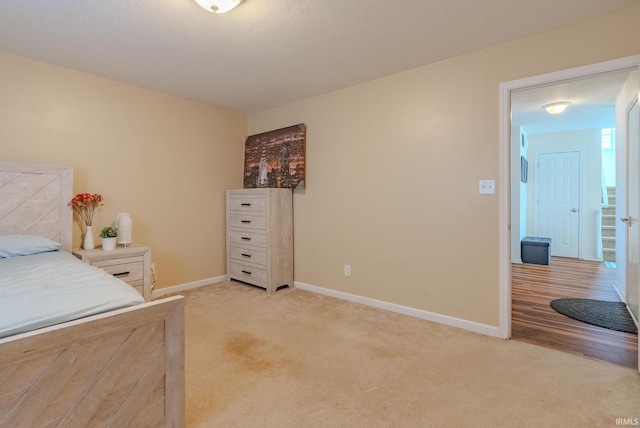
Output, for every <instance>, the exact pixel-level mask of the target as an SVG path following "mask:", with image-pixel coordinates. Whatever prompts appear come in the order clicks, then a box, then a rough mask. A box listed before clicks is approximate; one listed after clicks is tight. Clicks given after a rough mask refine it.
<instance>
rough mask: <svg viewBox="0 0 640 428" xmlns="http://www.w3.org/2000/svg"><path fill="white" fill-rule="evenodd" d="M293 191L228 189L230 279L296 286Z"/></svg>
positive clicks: (273, 287)
mask: <svg viewBox="0 0 640 428" xmlns="http://www.w3.org/2000/svg"><path fill="white" fill-rule="evenodd" d="M292 201H293V196H292V192H291V189H237V190H227V280H228V281H231V280H237V281H242V282H246V283H248V284H252V285H256V286H258V287H262V288H265V289H266V290H267V293H273V292H274V291H276V289H277V288H278V287H281V286H283V285H288V286H289V287H293V211H292Z"/></svg>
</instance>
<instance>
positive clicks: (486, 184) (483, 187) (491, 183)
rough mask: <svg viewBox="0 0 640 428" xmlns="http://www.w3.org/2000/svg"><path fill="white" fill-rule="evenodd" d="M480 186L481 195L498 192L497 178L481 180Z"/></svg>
mask: <svg viewBox="0 0 640 428" xmlns="http://www.w3.org/2000/svg"><path fill="white" fill-rule="evenodd" d="M479 187H480V188H479V192H480V194H481V195H494V194H495V193H496V180H480V186H479Z"/></svg>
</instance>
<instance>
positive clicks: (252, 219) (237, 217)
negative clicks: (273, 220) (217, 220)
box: [228, 213, 267, 230]
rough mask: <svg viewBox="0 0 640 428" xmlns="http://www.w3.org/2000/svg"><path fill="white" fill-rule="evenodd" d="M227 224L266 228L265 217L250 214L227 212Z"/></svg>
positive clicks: (248, 227) (249, 227)
mask: <svg viewBox="0 0 640 428" xmlns="http://www.w3.org/2000/svg"><path fill="white" fill-rule="evenodd" d="M228 225H229V226H231V227H242V228H246V229H260V230H266V229H267V217H265V216H263V215H252V214H242V213H237V214H235V213H234V214H229V219H228Z"/></svg>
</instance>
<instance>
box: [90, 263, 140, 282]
mask: <svg viewBox="0 0 640 428" xmlns="http://www.w3.org/2000/svg"><path fill="white" fill-rule="evenodd" d="M136 258H137V257H130V258H127V259H114V260H104V261H98V262H93V263H92V265H93V266H96V267H99V268H101V269H103V270H105V271H107V272H109V273H110V274H111V275H113V276H115V277H116V278H118V279H121V280H123V281H124V282H128V283H131V282H133V281H142V280H143V279H144V263H143V261H142V257H139V259H140V260H135V259H136Z"/></svg>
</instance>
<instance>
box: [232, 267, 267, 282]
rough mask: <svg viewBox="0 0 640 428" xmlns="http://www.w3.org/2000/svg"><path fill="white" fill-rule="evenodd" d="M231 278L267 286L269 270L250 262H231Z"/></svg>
mask: <svg viewBox="0 0 640 428" xmlns="http://www.w3.org/2000/svg"><path fill="white" fill-rule="evenodd" d="M230 265H231V278H233V279H237V280H239V281H244V282H248V283H249V284H253V285H257V286H259V287H266V286H267V271H266V270H265V269H261V268H257V267H255V266H251V265H249V264H244V263H238V262H230Z"/></svg>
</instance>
